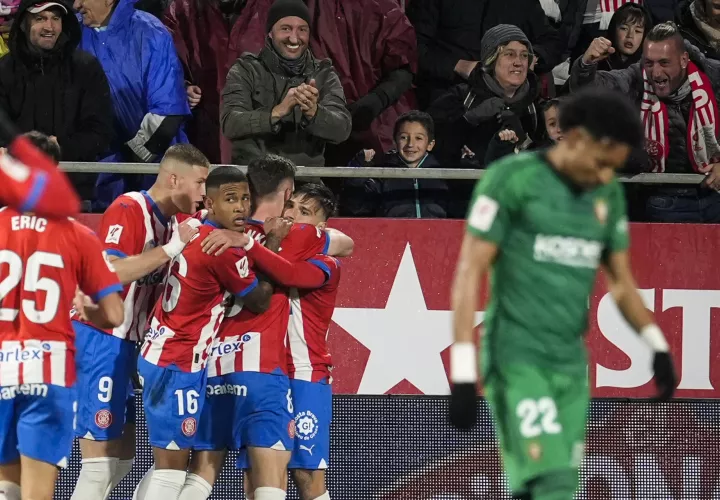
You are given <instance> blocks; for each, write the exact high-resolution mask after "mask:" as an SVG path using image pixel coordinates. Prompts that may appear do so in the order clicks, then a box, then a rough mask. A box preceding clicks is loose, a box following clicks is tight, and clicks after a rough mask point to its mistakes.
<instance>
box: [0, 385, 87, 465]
mask: <svg viewBox="0 0 720 500" xmlns="http://www.w3.org/2000/svg"><path fill="white" fill-rule="evenodd" d="M76 408H77V401H76V392H75V388H74V387H60V386H57V385H50V384H23V385H19V386H10V387H0V465H5V464H9V463H12V462H15V461H17V460H18V459H19V458H20V455H23V456H25V457H29V458H32V459H35V460H39V461H41V462H46V463H49V464H52V465H57V466H58V467H67V464H68V460H69V459H70V452H71V451H72V443H73V438H74V431H73V429H74V425H75V410H76Z"/></svg>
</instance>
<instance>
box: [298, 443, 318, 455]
mask: <svg viewBox="0 0 720 500" xmlns="http://www.w3.org/2000/svg"><path fill="white" fill-rule="evenodd" d="M299 448H300V449H301V450H305V451H307V452H308V453H310V456H311V457H312V451H313V448H315V445H312V446H310V447H309V448H308V447H307V446H305V445H304V444H301V445H300V447H299Z"/></svg>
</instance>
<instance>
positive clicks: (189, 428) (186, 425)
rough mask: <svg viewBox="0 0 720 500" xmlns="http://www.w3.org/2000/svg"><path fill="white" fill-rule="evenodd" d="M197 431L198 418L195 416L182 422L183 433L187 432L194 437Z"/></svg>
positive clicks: (187, 434) (186, 433)
mask: <svg viewBox="0 0 720 500" xmlns="http://www.w3.org/2000/svg"><path fill="white" fill-rule="evenodd" d="M196 431H197V420H195V418H193V417H188V418H186V419H185V420H183V423H182V433H183V434H185V435H186V436H187V437H192V436H194V435H195V432H196Z"/></svg>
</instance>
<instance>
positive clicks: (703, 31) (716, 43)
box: [676, 0, 720, 59]
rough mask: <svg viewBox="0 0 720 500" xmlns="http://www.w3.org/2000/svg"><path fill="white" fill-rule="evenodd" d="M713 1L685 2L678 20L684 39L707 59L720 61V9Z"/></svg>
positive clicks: (682, 4) (691, 0)
mask: <svg viewBox="0 0 720 500" xmlns="http://www.w3.org/2000/svg"><path fill="white" fill-rule="evenodd" d="M715 5H716V2H714V1H713V0H684V1H682V2H681V3H680V6H679V7H678V9H677V14H676V19H677V24H678V26H679V27H680V33H681V34H682V36H683V38H685V39H686V40H688V41H689V42H690V43H692V44H693V45H695V46H696V47H697V48H698V49H700V51H702V53H703V54H705V56H706V57H709V58H710V59H720V8H716V7H715Z"/></svg>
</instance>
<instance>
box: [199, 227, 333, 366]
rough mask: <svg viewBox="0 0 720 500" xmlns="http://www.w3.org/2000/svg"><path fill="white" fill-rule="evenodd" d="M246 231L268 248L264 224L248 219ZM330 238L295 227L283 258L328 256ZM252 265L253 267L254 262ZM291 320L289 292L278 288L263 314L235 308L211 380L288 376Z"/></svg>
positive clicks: (214, 359) (214, 360) (214, 351)
mask: <svg viewBox="0 0 720 500" xmlns="http://www.w3.org/2000/svg"><path fill="white" fill-rule="evenodd" d="M245 231H246V232H247V233H248V235H249V236H250V237H252V238H254V239H255V241H257V242H258V243H261V244H263V245H264V244H265V239H266V235H265V230H264V229H263V223H262V222H261V221H256V220H252V219H248V221H247V225H246V229H245ZM328 248H330V236H329V235H328V234H327V233H326V232H325V231H321V230H319V229H317V228H316V227H315V226H312V225H309V224H294V225H293V227H292V228H291V229H290V233H289V234H288V235H287V237H286V238H285V239H284V240H283V241H282V244H281V246H280V251H279V255H281V256H283V257H284V258H285V259H287V260H288V261H291V262H296V261H298V260H306V259H308V258H310V257H312V256H313V255H316V254H319V253H322V254H325V253H327V251H328ZM250 265H251V266H253V262H252V259H251V262H250ZM289 317H290V303H289V301H288V291H287V289H285V288H282V287H277V286H276V287H275V291H274V293H273V295H272V298H271V299H270V307H269V308H268V310H267V311H265V312H264V313H262V314H256V313H253V312H251V311H249V310H247V309H243V308H242V301H240V300H237V299H236V300H235V304H234V305H233V307H232V308H231V309H230V311H229V312H228V314H227V316H226V318H225V319H224V321H223V322H222V324H221V325H220V333H219V335H218V339H217V341H216V343H215V345H213V348H212V350H211V351H212V357H211V359H210V361H209V363H208V377H215V376H218V375H226V374H228V373H235V372H242V371H246V372H262V373H272V372H277V371H278V370H279V371H281V372H282V373H287V347H286V344H285V339H286V335H287V327H288V321H289Z"/></svg>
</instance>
